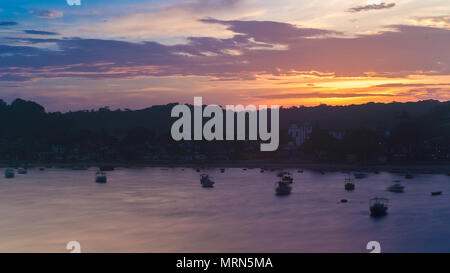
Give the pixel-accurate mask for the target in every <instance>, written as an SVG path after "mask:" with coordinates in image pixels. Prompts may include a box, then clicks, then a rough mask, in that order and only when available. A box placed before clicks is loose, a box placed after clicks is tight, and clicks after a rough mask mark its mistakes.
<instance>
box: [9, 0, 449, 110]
mask: <svg viewBox="0 0 450 273" xmlns="http://www.w3.org/2000/svg"><path fill="white" fill-rule="evenodd" d="M194 96H203V102H204V103H207V104H220V105H225V104H244V105H245V104H269V105H271V104H279V105H283V106H292V105H318V104H331V105H347V104H359V103H365V102H371V101H375V102H391V101H401V102H403V101H417V100H425V99H437V100H442V101H446V100H450V1H448V0H436V1H433V0H429V1H424V0H400V1H397V0H395V1H394V0H393V1H390V0H387V1H385V2H383V1H377V0H369V1H359V0H346V1H344V0H329V1H312V0H308V1H304V0H277V1H273V0H271V1H269V0H191V1H181V0H169V1H167V0H165V1H162V0H158V1H147V0H127V1H125V0H110V1H105V0H81V5H80V6H75V5H74V6H69V5H68V4H67V3H66V0H46V1H43V0H28V1H25V0H14V1H2V2H1V3H0V99H3V100H5V101H7V102H11V100H13V99H15V98H17V97H20V98H24V99H28V100H34V101H36V102H38V103H40V104H42V105H44V106H45V107H46V109H47V110H50V111H68V110H81V109H91V108H98V107H102V106H106V105H108V106H110V107H111V108H112V109H116V108H122V109H123V108H130V109H139V108H144V107H148V106H151V105H157V104H167V103H170V102H180V103H191V104H192V103H193V97H194Z"/></svg>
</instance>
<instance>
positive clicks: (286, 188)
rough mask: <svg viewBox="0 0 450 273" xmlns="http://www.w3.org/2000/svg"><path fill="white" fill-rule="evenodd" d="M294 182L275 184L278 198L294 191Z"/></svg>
mask: <svg viewBox="0 0 450 273" xmlns="http://www.w3.org/2000/svg"><path fill="white" fill-rule="evenodd" d="M291 185H292V182H284V181H279V182H276V183H275V194H276V195H278V196H282V195H289V194H290V193H291V191H292V186H291Z"/></svg>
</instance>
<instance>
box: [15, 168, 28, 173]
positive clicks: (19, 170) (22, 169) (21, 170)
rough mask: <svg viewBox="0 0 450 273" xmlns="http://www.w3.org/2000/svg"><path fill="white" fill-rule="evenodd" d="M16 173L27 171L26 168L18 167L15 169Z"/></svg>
mask: <svg viewBox="0 0 450 273" xmlns="http://www.w3.org/2000/svg"><path fill="white" fill-rule="evenodd" d="M17 173H18V174H26V173H27V169H25V168H18V169H17Z"/></svg>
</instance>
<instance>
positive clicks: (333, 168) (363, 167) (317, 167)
mask: <svg viewBox="0 0 450 273" xmlns="http://www.w3.org/2000/svg"><path fill="white" fill-rule="evenodd" d="M23 165H25V166H27V168H40V167H44V168H47V167H49V166H51V167H52V168H70V167H75V166H85V167H100V166H113V167H125V168H127V167H128V168H132V167H141V168H142V167H161V168H194V169H196V168H202V169H210V168H247V169H249V168H265V169H266V170H268V171H270V170H273V171H275V170H282V169H299V170H303V169H305V170H312V171H324V172H342V171H344V172H345V171H366V172H377V171H379V172H382V171H383V172H391V173H405V172H407V171H411V172H413V173H417V174H447V175H450V164H449V163H447V162H443V163H434V164H431V163H410V164H407V163H390V164H351V163H311V162H309V163H307V162H279V163H273V162H264V161H253V162H249V161H235V162H209V163H206V162H196V163H193V162H165V161H160V162H131V163H130V162H127V163H125V162H73V163H60V162H58V163H39V162H32V163H26V164H25V163H22V164H8V163H0V167H1V168H6V167H11V166H23Z"/></svg>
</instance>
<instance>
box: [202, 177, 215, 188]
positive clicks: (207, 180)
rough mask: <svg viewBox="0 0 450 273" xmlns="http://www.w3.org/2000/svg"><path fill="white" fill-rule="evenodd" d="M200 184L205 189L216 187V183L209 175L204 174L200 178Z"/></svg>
mask: <svg viewBox="0 0 450 273" xmlns="http://www.w3.org/2000/svg"><path fill="white" fill-rule="evenodd" d="M200 184H201V185H202V187H203V188H212V187H214V182H213V181H212V180H211V179H210V178H209V175H207V174H202V175H201V176H200Z"/></svg>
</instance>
